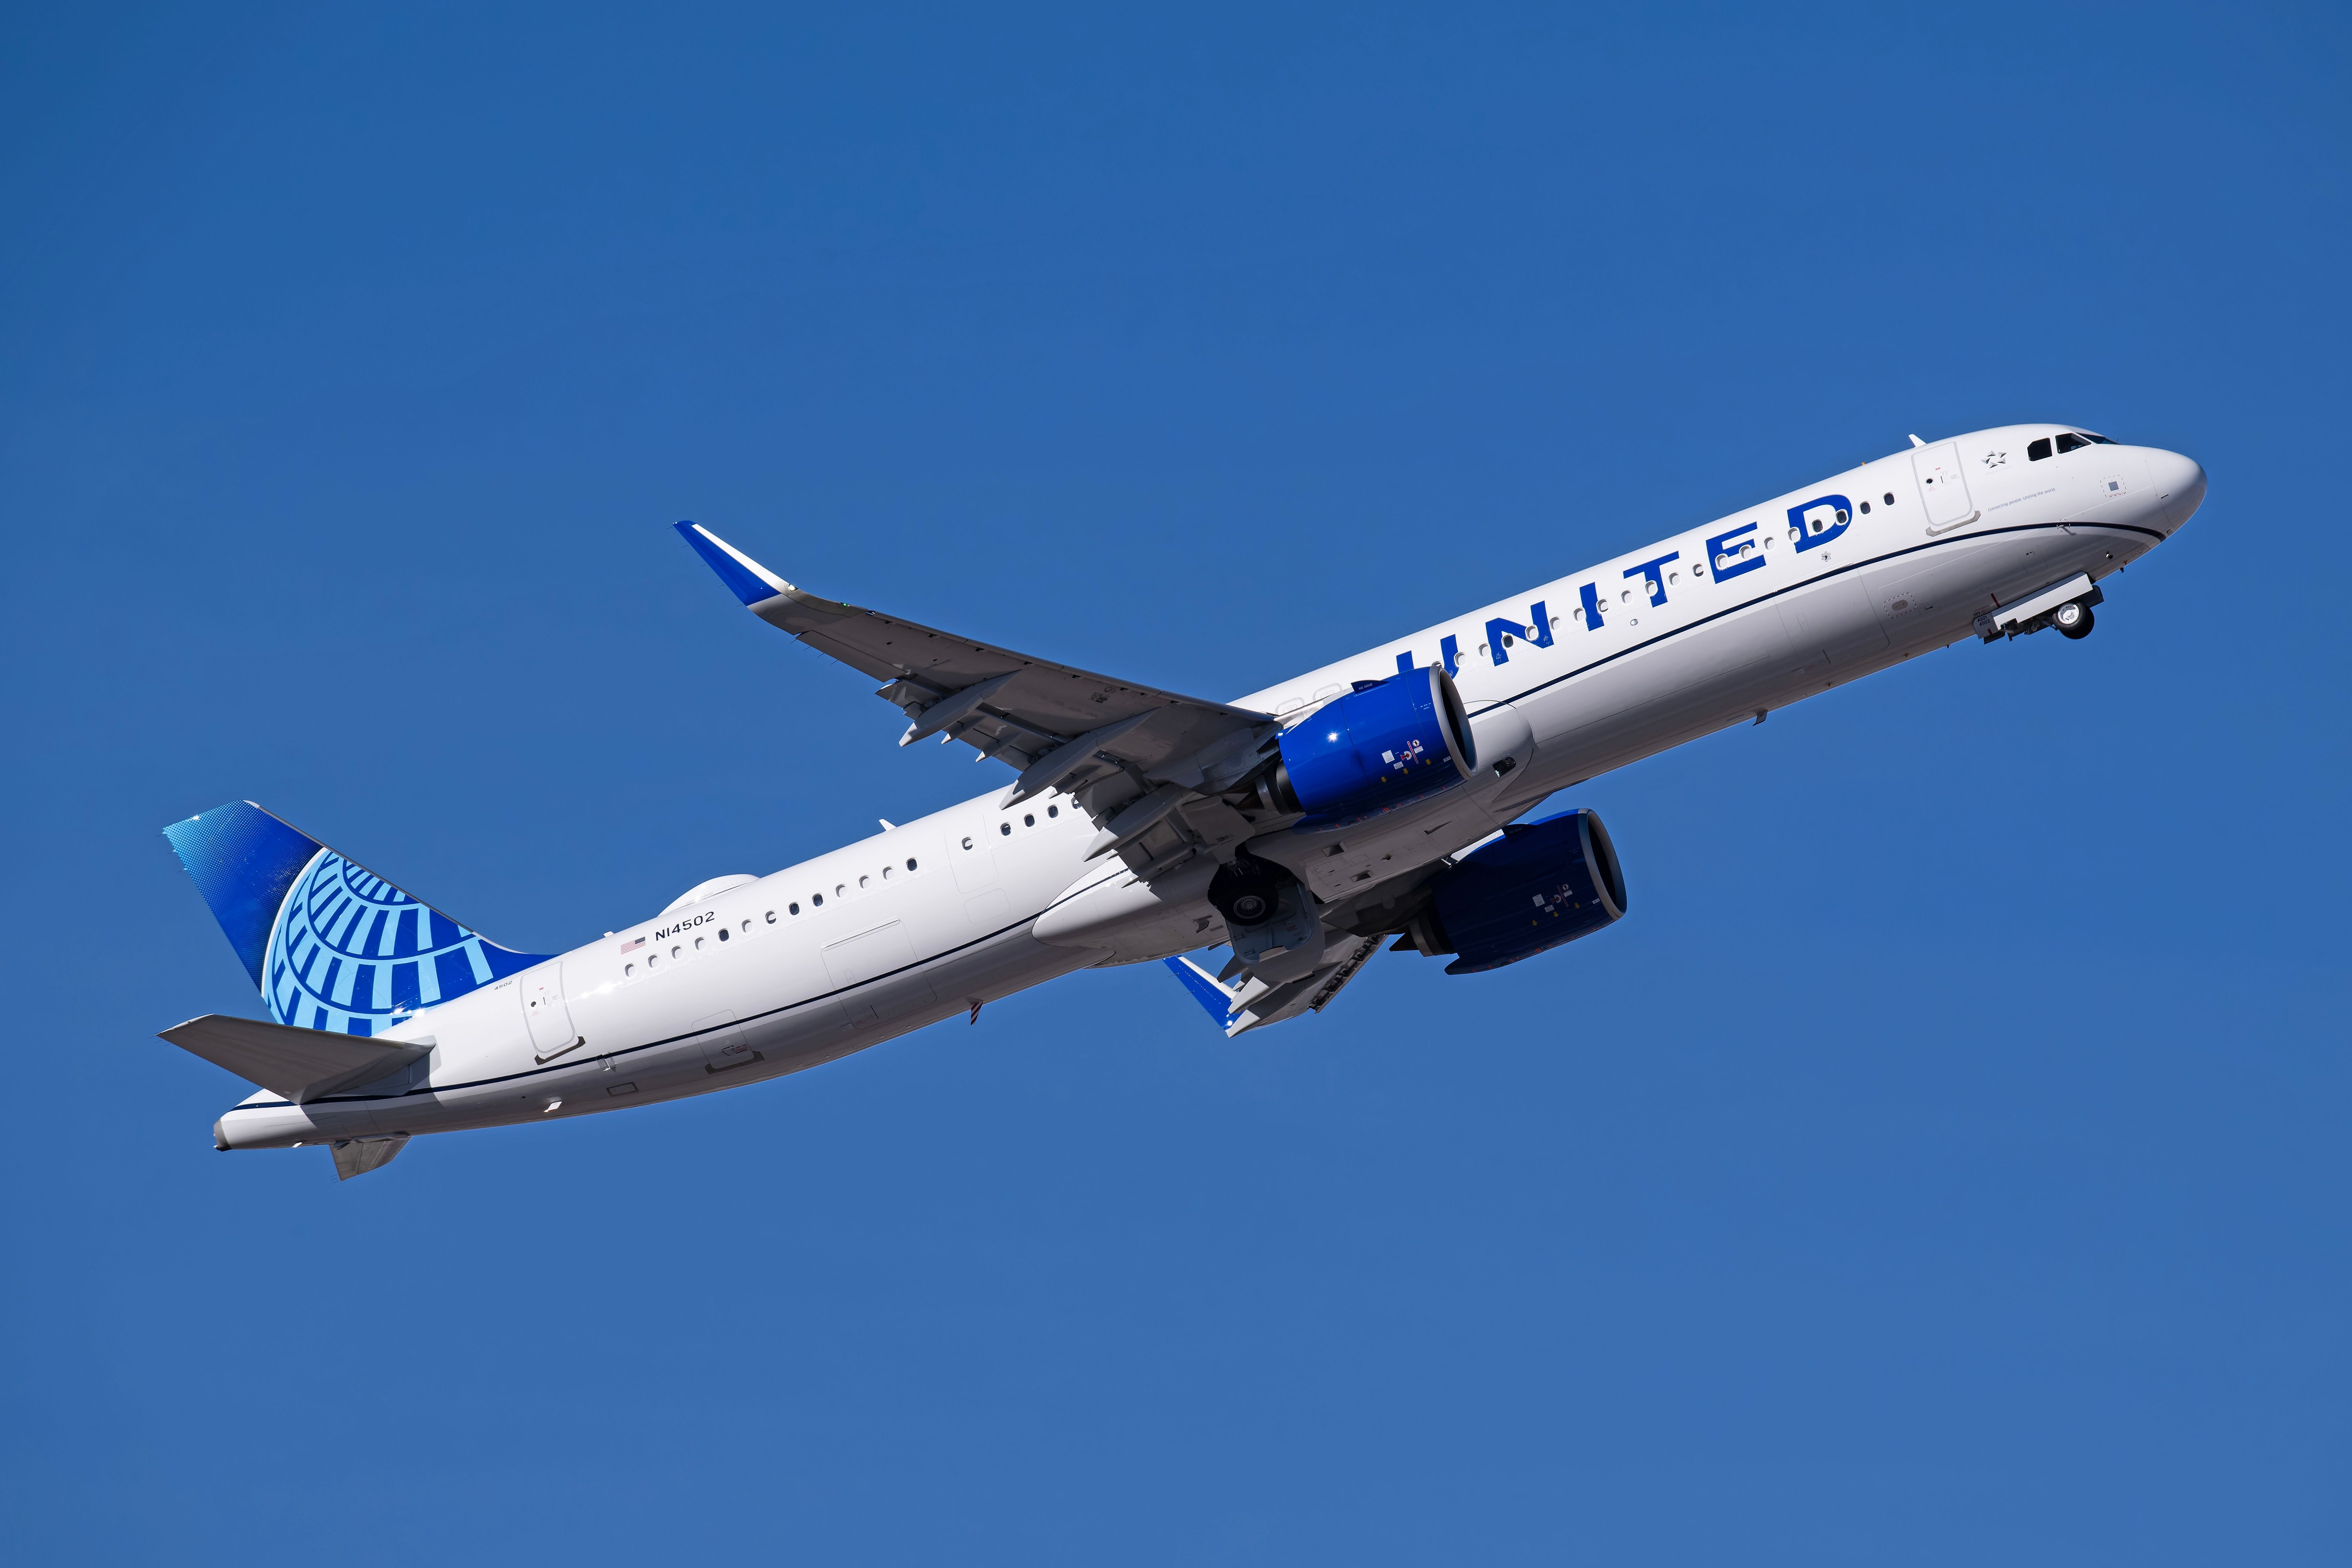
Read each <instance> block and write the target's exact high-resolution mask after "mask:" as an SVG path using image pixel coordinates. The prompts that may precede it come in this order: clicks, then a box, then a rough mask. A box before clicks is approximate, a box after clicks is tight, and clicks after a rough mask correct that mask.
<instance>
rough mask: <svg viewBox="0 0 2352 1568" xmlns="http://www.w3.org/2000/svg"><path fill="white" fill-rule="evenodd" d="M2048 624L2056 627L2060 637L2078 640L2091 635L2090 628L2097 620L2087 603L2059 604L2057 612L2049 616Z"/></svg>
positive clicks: (2096, 623)
mask: <svg viewBox="0 0 2352 1568" xmlns="http://www.w3.org/2000/svg"><path fill="white" fill-rule="evenodd" d="M2050 624H2051V625H2052V626H2056V627H2057V628H2058V635H2059V636H2060V637H2065V638H2067V639H2069V640H2070V641H2074V642H2080V641H2082V640H2083V639H2084V637H2089V636H2090V635H2091V628H2092V627H2093V626H2096V625H2098V621H2097V618H2096V617H2095V616H2093V615H2092V614H2091V606H2090V605H2059V606H2058V613H2057V614H2056V615H2054V616H2051V617H2050Z"/></svg>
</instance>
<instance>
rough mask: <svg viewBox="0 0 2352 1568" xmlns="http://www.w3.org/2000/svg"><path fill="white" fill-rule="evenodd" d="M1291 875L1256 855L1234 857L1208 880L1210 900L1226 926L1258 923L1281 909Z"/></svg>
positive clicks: (1267, 919)
mask: <svg viewBox="0 0 2352 1568" xmlns="http://www.w3.org/2000/svg"><path fill="white" fill-rule="evenodd" d="M1289 881H1290V875H1289V873H1288V872H1286V871H1284V870H1283V869H1281V868H1279V867H1276V866H1269V865H1267V864H1266V863H1265V862H1264V861H1263V860H1259V859H1257V858H1255V857H1244V856H1235V857H1234V860H1233V863H1232V864H1231V865H1227V866H1221V867H1219V868H1217V874H1216V876H1214V877H1213V878H1212V879H1210V882H1209V903H1210V905H1211V906H1212V907H1213V908H1214V909H1215V910H1216V911H1217V912H1218V913H1219V914H1221V915H1223V916H1224V917H1225V924H1226V925H1228V926H1260V925H1264V924H1265V922H1266V921H1270V920H1272V919H1274V918H1275V916H1276V914H1277V913H1278V912H1279V911H1280V909H1281V904H1282V889H1284V888H1285V887H1286V886H1288V885H1289Z"/></svg>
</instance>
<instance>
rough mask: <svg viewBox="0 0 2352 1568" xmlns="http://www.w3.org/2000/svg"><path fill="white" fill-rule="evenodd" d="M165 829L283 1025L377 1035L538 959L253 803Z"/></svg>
mask: <svg viewBox="0 0 2352 1568" xmlns="http://www.w3.org/2000/svg"><path fill="white" fill-rule="evenodd" d="M163 837H165V838H166V839H167V840H169V841H170V843H171V846H172V851H173V854H175V855H177V856H179V858H180V864H181V865H183V866H184V867H186V868H187V871H188V875H189V876H191V877H193V878H194V879H195V883H196V890H197V891H198V892H200V893H202V894H203V895H204V899H205V903H206V904H207V905H209V906H211V909H212V911H213V917H214V918H215V920H217V921H220V924H221V930H222V931H224V932H226V934H227V936H228V942H229V945H230V946H231V947H233V948H235V949H236V955H237V957H238V958H239V959H241V960H243V961H244V963H245V968H246V973H248V974H250V975H252V976H253V983H254V984H255V985H257V986H258V987H259V988H260V991H261V994H262V998H263V999H264V1000H265V1001H267V1002H268V1004H269V1016H271V1017H272V1018H274V1019H275V1020H277V1021H278V1023H281V1024H292V1025H294V1026H298V1027H300V1028H305V1029H329V1030H332V1031H333V1032H335V1033H336V1034H342V1035H370V1036H372V1035H378V1034H381V1033H383V1031H384V1030H385V1029H387V1028H390V1027H391V1026H393V1025H394V1024H397V1023H399V1022H400V1021H401V1020H402V1019H403V1018H405V1017H408V1016H411V1015H412V1014H415V1013H418V1012H421V1011H423V1010H424V1009H425V1008H427V1007H430V1006H432V1005H435V1004H436V1003H439V1002H446V1001H448V1000H449V999H450V998H451V997H453V996H462V995H464V994H466V993H467V992H468V991H472V990H476V989H478V988H479V987H481V986H483V985H487V984H489V983H490V982H491V981H493V980H499V979H503V978H504V977H505V976H507V975H509V974H513V973H517V972H518V971H520V970H524V969H528V968H530V966H531V965H532V964H534V963H542V962H544V960H543V959H542V957H541V955H539V954H536V953H528V952H515V951H514V950H513V949H511V948H505V947H500V946H499V945H498V943H496V942H490V941H488V940H487V939H486V938H484V937H482V936H480V935H478V933H476V932H474V931H468V930H467V929H466V928H465V927H464V926H461V925H459V924H458V923H457V921H453V920H451V919H450V918H449V917H448V916H446V915H445V914H443V913H442V912H441V911H440V910H436V909H433V908H431V907H430V906H428V905H426V904H424V903H422V902H419V901H418V900H416V899H415V898H412V897H411V896H410V895H408V894H407V893H405V892H403V891H402V890H401V889H398V888H395V887H394V886H393V885H392V884H391V883H390V882H387V881H385V880H384V879H383V878H381V877H379V876H377V875H376V874H375V873H374V872H373V871H371V870H369V869H368V868H366V867H364V866H362V865H361V864H359V863H358V862H357V861H355V860H351V859H347V858H344V857H343V856H341V855H338V854H337V853H335V851H333V850H332V849H330V848H328V847H326V846H325V845H323V844H321V843H320V842H319V841H318V840H317V839H315V838H313V837H310V835H308V834H306V833H303V832H301V831H299V829H296V828H294V827H291V826H288V825H287V824H286V823H284V822H281V821H279V820H278V818H277V817H275V816H271V815H270V814H269V813H268V812H266V811H264V810H262V809H261V807H259V806H257V805H254V804H253V803H252V802H251V801H244V800H239V801H231V802H230V803H229V804H228V805H216V806H215V807H213V809H212V810H210V811H207V812H204V813H202V814H200V815H198V816H192V817H190V818H188V819H187V820H186V821H185V822H175V823H173V824H172V826H169V827H166V828H165V829H163Z"/></svg>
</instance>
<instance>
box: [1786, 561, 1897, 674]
mask: <svg viewBox="0 0 2352 1568" xmlns="http://www.w3.org/2000/svg"><path fill="white" fill-rule="evenodd" d="M1780 620H1781V622H1782V624H1783V625H1785V626H1787V627H1788V628H1789V644H1790V648H1791V650H1792V651H1793V652H1794V653H1795V654H1796V657H1797V658H1798V660H1799V662H1800V663H1801V665H1802V667H1803V668H1807V669H1811V668H1813V666H1814V664H1815V662H1816V661H1817V660H1818V661H1819V662H1821V663H1824V664H1832V665H1838V664H1863V663H1866V662H1868V660H1869V658H1870V657H1871V656H1872V655H1873V654H1877V653H1883V652H1885V648H1886V628H1885V626H1881V625H1880V624H1879V619H1878V607H1877V606H1876V605H1873V604H1872V603H1871V602H1870V595H1869V594H1868V593H1867V592H1865V591H1864V588H1863V585H1862V584H1860V583H1858V582H1856V581H1855V580H1854V579H1853V578H1852V577H1832V578H1831V579H1829V580H1828V581H1827V582H1824V583H1815V584H1812V585H1811V586H1810V587H1805V588H1800V589H1798V590H1797V591H1796V592H1795V593H1793V594H1791V595H1789V596H1788V597H1787V598H1785V599H1783V600H1781V601H1780Z"/></svg>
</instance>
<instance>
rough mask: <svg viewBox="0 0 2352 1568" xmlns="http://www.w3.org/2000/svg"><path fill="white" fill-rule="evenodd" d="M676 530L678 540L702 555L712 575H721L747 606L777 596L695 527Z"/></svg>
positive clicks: (680, 526)
mask: <svg viewBox="0 0 2352 1568" xmlns="http://www.w3.org/2000/svg"><path fill="white" fill-rule="evenodd" d="M677 531H678V537H679V538H681V539H683V540H685V541H686V542H688V544H691V545H693V546H694V552H695V553H696V554H697V555H699V556H701V557H702V559H703V561H704V562H705V563H707V564H708V565H709V568H710V569H711V570H712V571H713V572H716V573H718V574H719V581H720V582H722V583H724V584H727V586H728V588H729V589H730V590H731V591H732V592H733V593H734V595H735V596H736V597H737V598H739V599H740V600H742V601H743V602H744V603H745V604H747V605H756V604H759V603H761V602H762V601H763V600H767V599H772V598H774V597H775V596H776V591H775V590H774V589H773V588H771V587H770V586H768V584H765V583H762V582H761V581H760V579H759V578H758V577H757V576H755V575H754V574H751V572H748V571H746V570H744V567H743V563H741V562H740V561H738V560H736V559H735V557H733V556H732V555H730V554H728V553H727V552H725V551H724V550H721V549H719V546H717V545H716V544H713V543H712V542H710V540H709V537H708V536H707V535H705V534H704V533H703V532H702V531H701V530H699V529H698V528H696V527H695V526H694V524H692V523H690V522H681V523H679V524H678V525H677Z"/></svg>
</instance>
